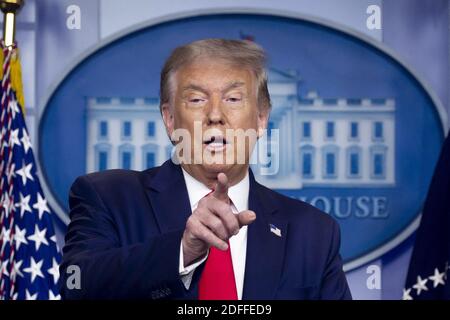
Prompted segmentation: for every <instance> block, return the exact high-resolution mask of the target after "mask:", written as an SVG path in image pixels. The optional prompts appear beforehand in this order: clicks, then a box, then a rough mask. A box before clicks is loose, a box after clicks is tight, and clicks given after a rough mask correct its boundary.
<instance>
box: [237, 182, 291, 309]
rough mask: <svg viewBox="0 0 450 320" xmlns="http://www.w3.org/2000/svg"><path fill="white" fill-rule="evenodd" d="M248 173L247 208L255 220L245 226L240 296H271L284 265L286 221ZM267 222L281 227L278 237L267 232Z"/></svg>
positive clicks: (247, 298) (268, 228)
mask: <svg viewBox="0 0 450 320" xmlns="http://www.w3.org/2000/svg"><path fill="white" fill-rule="evenodd" d="M268 196H269V195H268V194H267V191H266V190H265V189H264V188H263V187H262V186H260V185H259V184H258V183H257V182H256V181H255V179H254V177H253V174H250V193H249V209H251V210H253V211H255V213H256V220H255V221H254V222H253V223H252V224H251V225H249V226H248V234H247V256H246V262H245V278H244V289H243V295H242V298H243V299H246V300H258V299H273V297H274V294H275V292H276V288H277V285H278V284H279V281H280V277H281V272H282V268H283V260H284V252H285V245H286V237H287V232H288V224H287V221H285V220H282V219H279V218H276V217H275V216H274V215H273V213H274V212H276V210H277V206H276V203H274V202H273V201H271V200H270V199H268ZM270 224H272V225H274V226H275V227H276V228H278V229H280V231H281V237H279V236H277V235H276V234H275V233H274V232H271V231H270Z"/></svg>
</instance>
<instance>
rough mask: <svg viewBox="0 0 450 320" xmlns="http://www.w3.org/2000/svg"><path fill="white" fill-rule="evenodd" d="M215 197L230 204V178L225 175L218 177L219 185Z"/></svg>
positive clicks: (214, 193) (215, 190)
mask: <svg viewBox="0 0 450 320" xmlns="http://www.w3.org/2000/svg"><path fill="white" fill-rule="evenodd" d="M213 196H214V198H216V199H219V200H222V201H226V202H228V200H229V199H228V177H227V175H226V174H225V173H222V172H221V173H219V174H218V175H217V184H216V188H215V189H214V192H213Z"/></svg>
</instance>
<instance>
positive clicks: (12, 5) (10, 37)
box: [0, 0, 24, 48]
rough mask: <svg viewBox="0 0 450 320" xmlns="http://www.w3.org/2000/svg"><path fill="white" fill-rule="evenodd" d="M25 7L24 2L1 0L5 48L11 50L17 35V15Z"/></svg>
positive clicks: (21, 0) (20, 0)
mask: <svg viewBox="0 0 450 320" xmlns="http://www.w3.org/2000/svg"><path fill="white" fill-rule="evenodd" d="M23 5H24V0H0V9H1V10H2V11H3V14H4V20H3V41H4V42H5V46H6V47H8V48H11V46H12V45H13V44H14V36H15V33H16V14H17V13H18V12H19V10H20V8H22V7H23Z"/></svg>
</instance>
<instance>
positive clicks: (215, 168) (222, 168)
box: [201, 163, 233, 174]
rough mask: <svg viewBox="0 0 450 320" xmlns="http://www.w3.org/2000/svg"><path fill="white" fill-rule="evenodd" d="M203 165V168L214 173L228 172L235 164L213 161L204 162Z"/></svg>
mask: <svg viewBox="0 0 450 320" xmlns="http://www.w3.org/2000/svg"><path fill="white" fill-rule="evenodd" d="M201 167H202V168H203V170H204V171H206V172H208V173H214V174H219V173H220V172H223V173H227V172H228V170H230V169H231V168H232V167H233V165H232V164H218V163H213V164H205V163H204V164H202V165H201Z"/></svg>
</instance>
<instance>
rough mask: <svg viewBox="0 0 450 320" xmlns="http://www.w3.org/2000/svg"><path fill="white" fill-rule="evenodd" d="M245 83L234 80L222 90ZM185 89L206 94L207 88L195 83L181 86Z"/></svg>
mask: <svg viewBox="0 0 450 320" xmlns="http://www.w3.org/2000/svg"><path fill="white" fill-rule="evenodd" d="M244 85H245V82H242V81H234V82H232V83H230V84H228V85H227V86H226V87H225V89H223V90H222V92H226V91H228V90H230V89H235V88H239V87H242V86H244ZM187 90H195V91H200V92H203V93H205V94H208V90H206V89H205V88H203V87H201V86H199V85H196V84H188V85H187V86H185V87H183V88H182V91H187Z"/></svg>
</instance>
